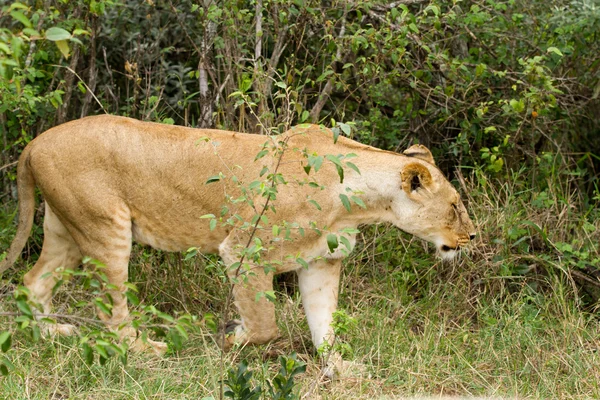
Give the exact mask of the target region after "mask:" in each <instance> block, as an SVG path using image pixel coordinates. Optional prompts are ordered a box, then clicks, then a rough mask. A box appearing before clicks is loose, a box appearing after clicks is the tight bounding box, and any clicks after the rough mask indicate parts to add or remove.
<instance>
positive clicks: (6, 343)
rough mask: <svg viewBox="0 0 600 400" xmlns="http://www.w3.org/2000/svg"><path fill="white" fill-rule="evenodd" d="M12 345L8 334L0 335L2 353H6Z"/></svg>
mask: <svg viewBox="0 0 600 400" xmlns="http://www.w3.org/2000/svg"><path fill="white" fill-rule="evenodd" d="M11 343H12V337H11V335H10V332H8V331H7V332H2V333H0V348H2V352H3V353H6V352H7V351H8V349H10V345H11Z"/></svg>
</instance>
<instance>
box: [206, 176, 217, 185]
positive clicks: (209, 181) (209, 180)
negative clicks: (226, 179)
mask: <svg viewBox="0 0 600 400" xmlns="http://www.w3.org/2000/svg"><path fill="white" fill-rule="evenodd" d="M220 180H221V175H214V176H211V177H210V178H208V179H207V180H206V182H205V183H204V184H205V185H208V184H209V183H213V182H218V181H220Z"/></svg>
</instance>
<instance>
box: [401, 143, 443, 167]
mask: <svg viewBox="0 0 600 400" xmlns="http://www.w3.org/2000/svg"><path fill="white" fill-rule="evenodd" d="M402 154H404V155H405V156H409V157H415V158H420V159H421V160H423V161H427V162H428V163H430V164H433V165H435V160H434V159H433V155H432V154H431V151H429V149H428V148H427V147H425V146H423V145H422V144H414V145H412V146H410V147H409V148H408V149H406V150H404V151H403V152H402Z"/></svg>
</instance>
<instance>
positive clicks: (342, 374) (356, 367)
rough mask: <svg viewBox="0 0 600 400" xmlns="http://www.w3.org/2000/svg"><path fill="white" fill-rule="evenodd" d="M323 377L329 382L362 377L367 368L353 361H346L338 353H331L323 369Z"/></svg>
mask: <svg viewBox="0 0 600 400" xmlns="http://www.w3.org/2000/svg"><path fill="white" fill-rule="evenodd" d="M323 375H324V376H325V377H327V378H328V379H330V380H335V379H339V378H348V377H359V376H360V377H364V376H365V375H367V368H366V366H365V365H364V364H360V363H357V362H355V361H346V360H343V359H342V356H341V355H340V354H338V353H333V354H331V355H330V356H329V358H328V359H327V362H326V363H325V366H324V367H323Z"/></svg>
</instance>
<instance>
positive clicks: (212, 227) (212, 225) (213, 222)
mask: <svg viewBox="0 0 600 400" xmlns="http://www.w3.org/2000/svg"><path fill="white" fill-rule="evenodd" d="M208 227H209V229H210V230H211V231H214V230H215V228H216V227H217V220H216V219H211V220H210V222H209V224H208Z"/></svg>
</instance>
